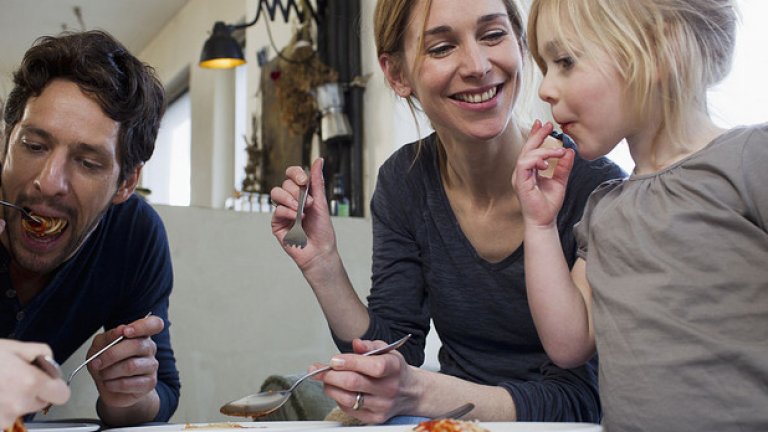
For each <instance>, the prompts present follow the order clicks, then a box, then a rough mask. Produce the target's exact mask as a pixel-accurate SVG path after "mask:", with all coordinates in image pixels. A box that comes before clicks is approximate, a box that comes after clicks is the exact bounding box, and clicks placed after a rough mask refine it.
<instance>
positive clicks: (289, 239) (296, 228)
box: [283, 169, 310, 249]
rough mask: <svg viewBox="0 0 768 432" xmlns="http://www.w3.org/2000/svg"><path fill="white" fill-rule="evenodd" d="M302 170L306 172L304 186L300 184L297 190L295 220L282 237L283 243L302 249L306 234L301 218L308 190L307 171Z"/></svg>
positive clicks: (304, 244) (305, 243) (308, 178)
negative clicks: (297, 206)
mask: <svg viewBox="0 0 768 432" xmlns="http://www.w3.org/2000/svg"><path fill="white" fill-rule="evenodd" d="M304 172H305V173H306V174H307V184H306V186H301V189H300V190H299V208H298V209H297V210H296V220H295V221H293V226H292V227H291V229H290V230H289V231H288V234H286V235H285V237H284V238H283V243H284V244H285V245H286V246H293V247H297V248H299V249H304V246H306V245H307V234H306V233H305V232H304V228H302V227H301V219H302V217H303V216H304V202H305V201H306V200H307V193H308V192H309V183H310V177H309V171H307V170H306V169H305V170H304Z"/></svg>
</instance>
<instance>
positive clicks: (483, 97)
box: [456, 87, 498, 103]
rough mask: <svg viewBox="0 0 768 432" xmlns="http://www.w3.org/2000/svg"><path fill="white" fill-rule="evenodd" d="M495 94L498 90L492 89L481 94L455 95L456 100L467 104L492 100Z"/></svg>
mask: <svg viewBox="0 0 768 432" xmlns="http://www.w3.org/2000/svg"><path fill="white" fill-rule="evenodd" d="M496 92H498V88H497V87H493V88H491V89H489V90H486V91H484V92H482V93H461V94H458V95H456V99H459V100H461V101H464V102H467V103H481V102H485V101H488V100H491V99H493V97H494V96H496Z"/></svg>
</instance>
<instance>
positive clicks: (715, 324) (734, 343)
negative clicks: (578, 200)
mask: <svg viewBox="0 0 768 432" xmlns="http://www.w3.org/2000/svg"><path fill="white" fill-rule="evenodd" d="M766 187H768V125H761V126H753V127H746V128H738V129H733V130H731V131H728V132H726V133H725V134H723V135H722V136H720V137H719V138H717V139H715V140H714V141H713V142H711V143H710V144H709V145H708V146H707V147H705V148H704V149H702V150H701V151H699V152H697V153H695V154H693V155H691V156H690V157H688V158H686V159H684V160H682V161H680V162H678V163H675V164H674V165H672V166H670V167H668V168H666V169H664V170H662V171H660V172H658V173H655V174H650V175H633V176H631V177H630V178H629V179H627V180H625V181H614V182H611V183H609V184H604V185H602V186H601V187H600V188H598V189H597V190H596V191H595V192H594V193H593V194H592V197H590V201H589V203H588V204H587V208H586V210H585V211H584V218H583V219H582V222H581V223H580V224H579V225H577V228H576V236H577V239H578V242H579V256H580V257H582V258H585V259H586V260H587V278H588V279H589V282H590V285H591V286H592V292H593V314H594V320H595V321H594V324H595V331H596V341H597V351H598V354H599V355H600V379H599V382H600V396H601V400H602V402H603V409H604V415H605V417H604V422H605V426H606V430H607V431H608V432H613V431H622V432H625V431H645V432H648V431H718V432H723V431H758V430H759V431H766V430H768V232H766V231H767V228H768V227H767V225H768V190H766ZM587 245H589V248H587Z"/></svg>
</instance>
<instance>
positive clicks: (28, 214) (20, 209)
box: [0, 200, 43, 224]
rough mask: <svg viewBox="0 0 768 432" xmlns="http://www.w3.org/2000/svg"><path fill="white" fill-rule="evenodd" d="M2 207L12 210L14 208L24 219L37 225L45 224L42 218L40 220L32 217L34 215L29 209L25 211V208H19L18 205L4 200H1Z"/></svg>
mask: <svg viewBox="0 0 768 432" xmlns="http://www.w3.org/2000/svg"><path fill="white" fill-rule="evenodd" d="M0 205H4V206H6V207H10V208H13V209H16V210H18V211H20V212H21V215H22V216H23V217H24V219H26V220H28V221H32V222H34V223H36V224H41V223H43V221H41V220H40V218H38V217H36V216H32V214H31V213H30V212H28V211H27V209H25V208H24V207H21V206H17V205H16V204H13V203H9V202H8V201H3V200H0Z"/></svg>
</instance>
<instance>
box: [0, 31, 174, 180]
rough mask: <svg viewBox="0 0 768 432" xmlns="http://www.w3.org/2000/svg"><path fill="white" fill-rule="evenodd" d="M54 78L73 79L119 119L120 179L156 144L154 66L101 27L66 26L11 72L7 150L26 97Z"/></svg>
mask: <svg viewBox="0 0 768 432" xmlns="http://www.w3.org/2000/svg"><path fill="white" fill-rule="evenodd" d="M57 78H58V79H65V80H68V81H71V82H74V83H75V84H77V86H78V87H80V89H81V90H82V91H83V92H85V93H86V94H89V95H91V96H92V97H93V98H94V99H95V100H96V102H97V103H98V104H99V106H101V109H102V110H103V111H104V113H105V114H106V115H107V116H108V117H109V118H111V119H112V120H114V121H116V122H119V123H120V129H119V131H118V142H117V146H118V148H117V152H118V158H119V159H118V160H119V163H120V176H119V178H118V185H119V184H120V183H122V181H123V180H125V178H126V175H127V174H128V173H129V172H131V171H132V170H133V169H134V168H136V167H137V166H138V165H139V164H141V163H143V162H146V161H147V160H149V158H150V157H151V156H152V152H153V151H154V150H155V139H156V138H157V131H158V129H159V128H160V120H161V119H162V117H163V112H164V109H165V106H164V97H165V94H164V91H163V86H162V84H161V83H160V81H159V80H158V79H157V76H156V75H155V71H154V69H153V68H152V67H151V66H149V65H146V64H144V63H142V62H141V61H139V60H138V59H137V58H136V57H134V56H133V55H132V54H131V53H130V52H128V50H127V49H126V48H125V47H124V46H123V45H122V44H121V43H120V42H118V41H117V40H116V39H115V38H114V37H112V36H111V35H110V34H108V33H106V32H104V31H99V30H93V31H87V32H78V33H72V32H67V33H62V34H61V35H59V36H55V37H54V36H44V37H41V38H39V39H37V40H36V41H35V43H34V44H33V45H32V47H31V48H30V49H29V50H28V51H27V52H26V54H24V59H23V60H22V62H21V66H20V67H19V69H18V70H17V71H16V72H15V73H14V74H13V84H14V87H13V90H11V93H10V94H9V95H8V99H7V100H6V104H5V112H4V115H3V120H4V121H5V131H6V132H7V134H6V136H5V152H6V153H7V151H8V143H9V139H10V132H11V130H12V129H13V128H14V127H15V126H16V123H18V122H19V120H21V116H22V114H23V112H24V108H25V106H26V105H27V100H28V99H29V98H30V97H37V96H39V95H40V94H41V93H42V92H43V90H44V89H45V87H46V86H47V85H48V83H50V82H51V81H52V80H54V79H57Z"/></svg>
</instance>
